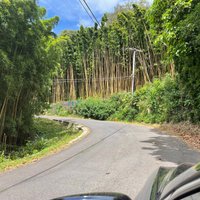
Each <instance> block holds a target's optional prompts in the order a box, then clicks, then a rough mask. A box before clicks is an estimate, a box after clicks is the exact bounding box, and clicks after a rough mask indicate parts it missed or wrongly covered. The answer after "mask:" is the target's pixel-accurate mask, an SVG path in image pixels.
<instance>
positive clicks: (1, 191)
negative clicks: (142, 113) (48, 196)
mask: <svg viewBox="0 0 200 200" xmlns="http://www.w3.org/2000/svg"><path fill="white" fill-rule="evenodd" d="M126 126H127V125H124V126H123V127H121V128H119V129H118V130H116V131H115V132H113V133H112V134H110V135H108V136H106V137H104V138H102V139H101V140H100V141H98V142H96V143H95V144H93V145H91V146H89V147H87V148H86V149H83V150H82V151H80V152H78V153H76V154H74V155H73V156H71V157H69V158H67V159H65V160H63V161H61V162H59V163H57V164H55V165H53V166H51V167H49V168H47V169H45V170H43V171H41V172H39V173H37V174H35V175H33V176H31V177H29V178H26V179H24V180H23V181H20V182H18V183H15V184H13V185H11V186H9V187H7V188H5V189H3V190H0V193H3V192H5V191H7V190H9V189H12V188H13V187H15V186H18V185H20V184H22V183H25V182H27V181H29V180H31V179H33V178H35V177H37V176H39V175H41V174H43V173H45V172H47V171H49V170H51V169H53V168H55V167H57V166H59V165H61V164H63V163H64V162H66V161H69V160H71V159H72V158H74V157H76V156H78V155H80V154H82V153H84V152H86V151H87V150H89V149H91V148H92V147H94V146H96V145H98V144H99V143H101V142H103V141H104V140H106V139H108V138H110V137H111V136H113V135H115V134H116V133H117V132H119V131H121V130H122V129H124V128H125V127H126Z"/></svg>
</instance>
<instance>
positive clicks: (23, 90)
mask: <svg viewBox="0 0 200 200" xmlns="http://www.w3.org/2000/svg"><path fill="white" fill-rule="evenodd" d="M44 14H45V9H43V8H40V7H38V6H37V5H36V2H35V1H34V0H2V1H1V2H0V38H1V40H0V47H1V49H0V57H1V62H0V71H1V73H0V86H1V87H0V90H1V91H0V92H1V97H0V142H2V141H4V142H5V140H6V138H7V143H10V144H16V143H17V144H22V143H24V142H25V141H26V139H27V138H28V137H30V136H31V123H32V117H33V115H34V114H37V113H38V112H39V111H41V109H42V108H43V107H44V106H45V102H46V100H47V97H48V93H49V86H50V77H51V73H52V72H53V71H54V65H52V59H51V57H49V55H48V53H49V52H48V48H47V45H48V41H49V40H50V38H51V37H52V32H51V31H52V28H53V26H54V25H55V24H56V23H57V22H58V17H54V18H52V19H49V20H42V17H43V16H44Z"/></svg>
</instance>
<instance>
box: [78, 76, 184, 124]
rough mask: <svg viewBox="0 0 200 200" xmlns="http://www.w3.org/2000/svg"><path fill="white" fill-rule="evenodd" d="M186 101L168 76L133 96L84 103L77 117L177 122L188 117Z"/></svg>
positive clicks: (87, 100)
mask: <svg viewBox="0 0 200 200" xmlns="http://www.w3.org/2000/svg"><path fill="white" fill-rule="evenodd" d="M187 102H188V99H187V97H184V96H183V94H182V93H181V92H180V88H179V86H178V84H177V82H176V81H175V79H173V78H171V77H170V76H169V75H167V76H166V77H165V78H163V79H162V80H159V79H155V80H154V81H153V83H149V84H146V85H145V86H144V87H142V88H140V89H138V90H137V91H136V92H135V93H134V95H133V94H132V93H119V94H115V95H113V96H111V97H110V98H109V99H106V100H104V99H93V98H89V99H86V100H83V101H82V102H81V103H80V104H78V105H77V107H76V109H75V112H76V113H77V114H78V115H81V116H83V117H87V118H93V119H101V120H102V119H103V120H106V119H111V120H125V121H133V120H135V121H139V122H146V123H162V122H171V121H173V122H180V121H183V120H185V119H186V118H187V116H185V115H187V113H188V110H187V109H186V108H185V105H186V104H187Z"/></svg>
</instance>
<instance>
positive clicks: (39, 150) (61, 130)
mask: <svg viewBox="0 0 200 200" xmlns="http://www.w3.org/2000/svg"><path fill="white" fill-rule="evenodd" d="M32 129H33V130H32V131H33V133H34V134H33V135H32V136H31V138H29V139H28V140H27V141H26V143H25V144H24V145H23V146H13V145H9V144H2V145H1V146H0V147H1V148H0V172H1V171H4V170H6V169H10V168H14V167H17V166H20V165H22V164H26V163H29V162H33V161H35V160H38V159H40V158H42V157H44V156H47V155H49V154H51V153H53V152H57V151H59V150H61V149H62V148H65V147H66V145H67V144H68V143H69V142H70V141H72V140H74V139H75V138H77V137H78V136H80V134H81V131H78V130H75V129H74V128H73V127H68V126H66V125H65V124H61V123H59V122H56V121H51V120H48V119H40V118H37V119H34V124H33V127H32Z"/></svg>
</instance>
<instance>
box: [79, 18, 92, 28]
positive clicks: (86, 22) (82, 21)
mask: <svg viewBox="0 0 200 200" xmlns="http://www.w3.org/2000/svg"><path fill="white" fill-rule="evenodd" d="M81 25H83V26H85V27H91V26H94V22H93V21H92V20H91V19H80V20H79V24H77V26H78V27H80V26H81Z"/></svg>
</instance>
